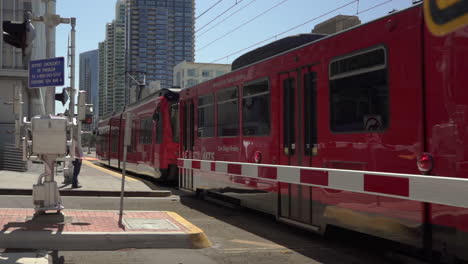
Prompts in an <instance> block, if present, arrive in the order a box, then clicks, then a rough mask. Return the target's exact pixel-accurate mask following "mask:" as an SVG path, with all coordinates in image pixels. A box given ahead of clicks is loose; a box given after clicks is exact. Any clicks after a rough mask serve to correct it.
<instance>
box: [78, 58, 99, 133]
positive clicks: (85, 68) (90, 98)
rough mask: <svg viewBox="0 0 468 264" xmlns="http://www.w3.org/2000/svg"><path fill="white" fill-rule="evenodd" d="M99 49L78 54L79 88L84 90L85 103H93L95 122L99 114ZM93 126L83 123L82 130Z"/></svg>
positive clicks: (90, 128)
mask: <svg viewBox="0 0 468 264" xmlns="http://www.w3.org/2000/svg"><path fill="white" fill-rule="evenodd" d="M98 86H99V50H97V49H96V50H91V51H87V52H84V53H81V54H80V85H79V87H80V90H85V91H86V103H88V104H93V110H94V113H93V115H94V118H93V122H96V121H95V120H97V117H98V116H99V107H98V102H99V95H98ZM93 128H94V126H91V125H84V126H83V130H92V129H93Z"/></svg>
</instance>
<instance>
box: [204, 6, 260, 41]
mask: <svg viewBox="0 0 468 264" xmlns="http://www.w3.org/2000/svg"><path fill="white" fill-rule="evenodd" d="M255 1H257V0H252V1H251V2H249V3H248V4H246V5H245V6H243V7H241V8H239V9H238V10H236V11H235V12H234V13H232V14H230V15H229V16H227V17H226V18H224V19H223V20H221V21H219V22H218V23H216V24H214V25H213V26H212V27H210V28H209V29H207V30H205V31H203V32H202V33H200V34H198V35H197V38H199V37H201V36H203V35H205V34H206V33H207V32H209V31H211V30H212V29H213V28H215V27H217V26H218V25H219V24H221V23H223V22H224V21H226V20H228V19H229V18H231V17H232V16H234V15H235V14H237V13H239V12H240V11H242V10H243V9H245V8H247V7H248V6H250V5H251V4H253V3H255ZM239 3H240V2H239ZM195 33H196V32H195Z"/></svg>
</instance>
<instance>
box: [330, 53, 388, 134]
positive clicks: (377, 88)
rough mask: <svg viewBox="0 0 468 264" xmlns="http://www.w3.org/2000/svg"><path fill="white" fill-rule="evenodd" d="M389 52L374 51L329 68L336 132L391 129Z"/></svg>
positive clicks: (356, 55) (351, 57)
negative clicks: (387, 53)
mask: <svg viewBox="0 0 468 264" xmlns="http://www.w3.org/2000/svg"><path fill="white" fill-rule="evenodd" d="M387 76H388V73H387V59H386V50H385V48H383V47H378V48H374V49H372V50H367V51H363V52H359V53H357V54H352V55H350V56H345V57H344V58H340V59H337V60H334V61H332V62H331V64H330V113H331V115H330V118H331V120H330V126H331V130H332V131H333V132H366V133H368V132H378V131H383V130H385V129H386V128H387V127H388V119H389V105H388V78H387Z"/></svg>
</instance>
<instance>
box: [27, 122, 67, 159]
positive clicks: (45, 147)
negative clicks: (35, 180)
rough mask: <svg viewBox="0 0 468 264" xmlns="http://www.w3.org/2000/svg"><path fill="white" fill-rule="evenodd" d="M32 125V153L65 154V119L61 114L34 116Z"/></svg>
mask: <svg viewBox="0 0 468 264" xmlns="http://www.w3.org/2000/svg"><path fill="white" fill-rule="evenodd" d="M31 125H32V139H33V140H32V153H33V154H56V155H65V154H66V152H67V119H66V118H65V117H61V116H47V117H41V116H35V117H33V118H32V120H31Z"/></svg>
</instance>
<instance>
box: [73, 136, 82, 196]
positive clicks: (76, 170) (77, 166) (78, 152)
mask: <svg viewBox="0 0 468 264" xmlns="http://www.w3.org/2000/svg"><path fill="white" fill-rule="evenodd" d="M76 132H79V131H76ZM80 134H81V133H73V139H74V140H75V161H73V178H72V188H81V185H79V184H78V175H79V174H80V170H81V162H82V158H83V156H84V155H83V149H82V148H81V141H80V140H78V137H79V136H80Z"/></svg>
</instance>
